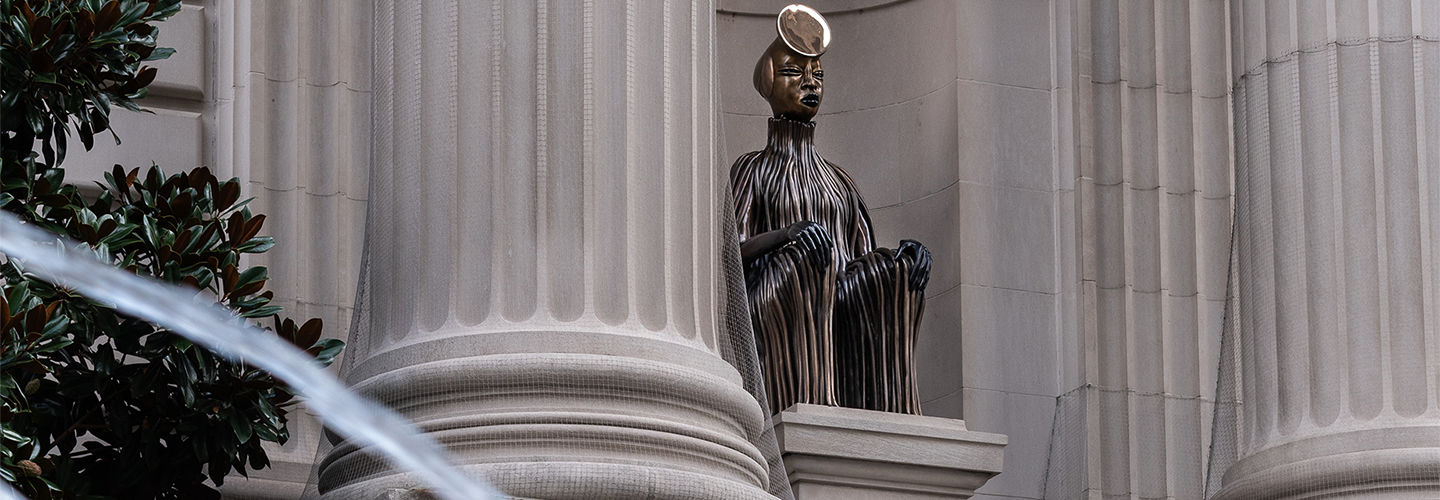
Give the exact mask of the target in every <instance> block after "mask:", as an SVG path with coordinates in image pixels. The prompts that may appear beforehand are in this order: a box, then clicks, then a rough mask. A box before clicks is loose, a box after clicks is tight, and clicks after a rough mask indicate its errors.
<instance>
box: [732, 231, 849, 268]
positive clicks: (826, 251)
mask: <svg viewBox="0 0 1440 500" xmlns="http://www.w3.org/2000/svg"><path fill="white" fill-rule="evenodd" d="M791 243H794V244H796V245H798V246H800V248H801V249H802V250H804V251H805V253H806V254H807V255H811V256H813V257H814V258H815V259H817V260H825V259H829V258H830V249H831V247H834V246H835V242H834V241H832V240H831V239H830V234H829V233H827V232H826V231H825V228H824V227H822V226H820V225H819V224H816V223H814V222H808V221H801V222H796V223H794V224H791V225H790V226H789V227H786V228H785V229H776V230H774V231H769V232H765V233H760V234H757V235H755V236H752V237H750V238H749V239H747V240H745V241H743V242H740V259H741V261H743V262H744V263H745V266H746V267H749V266H750V265H751V264H753V263H754V262H755V260H756V259H759V258H760V257H762V256H764V255H765V254H768V253H770V252H773V251H775V250H778V249H780V248H781V247H784V246H785V245H788V244H791Z"/></svg>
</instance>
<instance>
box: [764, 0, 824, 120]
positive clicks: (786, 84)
mask: <svg viewBox="0 0 1440 500" xmlns="http://www.w3.org/2000/svg"><path fill="white" fill-rule="evenodd" d="M775 28H776V30H777V31H779V32H780V34H779V36H777V37H776V38H775V41H774V42H772V43H771V44H770V47H769V48H767V49H765V53H764V54H763V55H761V56H760V60H759V61H758V62H756V63H755V82H754V83H755V90H756V91H759V92H760V95H761V96H762V97H764V98H765V99H766V100H767V101H769V102H770V110H771V111H772V112H774V113H775V116H777V117H784V118H789V119H791V120H799V121H809V120H810V119H811V118H814V117H815V113H816V112H818V111H820V99H821V97H822V96H824V90H825V84H824V80H825V72H824V71H823V70H821V69H820V55H821V54H824V53H825V50H826V49H827V48H829V46H830V26H829V25H827V24H825V18H823V17H820V13H818V12H815V9H811V8H810V7H806V6H804V5H789V6H786V7H785V8H784V9H782V10H781V11H780V15H779V16H778V17H777V18H776V19H775Z"/></svg>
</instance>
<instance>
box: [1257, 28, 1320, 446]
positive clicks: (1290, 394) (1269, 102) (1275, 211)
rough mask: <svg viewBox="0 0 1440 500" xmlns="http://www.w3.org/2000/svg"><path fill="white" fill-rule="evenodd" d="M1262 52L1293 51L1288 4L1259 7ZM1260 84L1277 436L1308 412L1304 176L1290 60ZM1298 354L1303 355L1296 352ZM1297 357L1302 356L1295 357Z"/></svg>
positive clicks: (1270, 68)
mask: <svg viewBox="0 0 1440 500" xmlns="http://www.w3.org/2000/svg"><path fill="white" fill-rule="evenodd" d="M1265 7H1266V8H1265V16H1266V23H1265V25H1266V33H1267V37H1266V42H1267V47H1266V51H1265V52H1266V53H1267V54H1271V55H1272V57H1273V56H1274V54H1285V53H1288V52H1290V51H1291V50H1293V49H1292V47H1293V44H1292V43H1291V41H1292V38H1291V37H1288V36H1278V35H1284V34H1287V33H1293V30H1291V26H1293V17H1292V14H1293V12H1292V11H1291V10H1290V7H1291V5H1283V4H1279V3H1275V2H1267V3H1266V4H1265ZM1265 73H1266V75H1267V76H1268V78H1267V80H1268V84H1267V85H1266V86H1265V93H1266V98H1265V101H1266V115H1267V123H1268V126H1267V129H1268V130H1269V161H1268V163H1265V164H1260V165H1256V167H1258V168H1261V169H1264V170H1265V171H1266V174H1267V175H1266V176H1267V177H1268V178H1269V179H1271V181H1270V191H1269V195H1270V203H1271V207H1270V210H1271V212H1270V215H1271V217H1270V220H1271V221H1272V223H1271V224H1270V229H1271V231H1272V232H1271V237H1272V240H1271V241H1272V243H1271V244H1272V245H1273V252H1272V253H1271V259H1272V260H1273V264H1272V265H1273V267H1272V269H1273V270H1274V288H1273V292H1274V294H1275V295H1274V301H1275V313H1274V314H1275V346H1274V348H1275V353H1274V354H1275V361H1276V365H1275V370H1276V372H1275V380H1276V383H1277V388H1278V389H1279V399H1278V400H1277V401H1276V403H1277V405H1276V410H1277V412H1276V419H1277V421H1276V425H1277V430H1278V431H1279V433H1280V434H1281V435H1288V434H1290V433H1292V432H1294V431H1295V429H1297V428H1298V427H1299V426H1300V422H1301V420H1302V419H1303V418H1304V415H1305V413H1306V412H1307V410H1308V409H1309V402H1308V399H1309V395H1310V391H1309V383H1310V373H1309V369H1308V366H1307V365H1308V362H1309V356H1308V352H1309V335H1308V328H1309V325H1307V324H1306V317H1307V316H1306V302H1305V296H1306V293H1305V291H1306V282H1305V272H1304V270H1305V257H1306V255H1305V245H1304V242H1305V235H1304V222H1303V221H1304V219H1305V206H1304V200H1303V199H1302V195H1303V190H1302V189H1297V188H1296V187H1295V186H1296V184H1295V183H1294V182H1293V180H1295V179H1303V178H1304V170H1303V168H1302V165H1301V163H1300V158H1299V156H1300V150H1301V145H1300V144H1299V141H1300V138H1299V130H1298V129H1299V123H1298V121H1297V120H1296V119H1295V116H1294V115H1295V113H1296V112H1297V111H1298V106H1297V101H1298V99H1299V96H1298V93H1299V91H1298V84H1299V83H1298V81H1297V78H1298V76H1297V73H1296V64H1295V60H1294V59H1293V58H1285V59H1283V60H1279V61H1276V62H1273V63H1268V64H1266V68H1265ZM1274 179H1280V181H1279V182H1276V181H1274ZM1302 353H1304V354H1302ZM1297 354H1302V355H1297Z"/></svg>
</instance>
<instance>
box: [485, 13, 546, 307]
mask: <svg viewBox="0 0 1440 500" xmlns="http://www.w3.org/2000/svg"><path fill="white" fill-rule="evenodd" d="M535 14H536V13H535V4H534V3H533V2H530V1H528V0H510V1H509V2H506V4H505V11H504V16H505V19H506V20H505V22H504V23H503V26H504V27H505V29H506V30H507V32H506V34H505V36H504V39H505V40H508V41H510V42H512V43H507V44H506V46H505V47H504V49H503V50H502V54H503V57H504V63H503V64H502V65H501V71H502V72H503V74H504V83H503V87H502V88H505V89H539V88H540V85H541V84H542V83H541V82H540V81H539V80H538V79H537V78H536V75H537V74H538V73H537V71H535V70H534V69H533V68H535V64H536V61H538V56H537V53H538V52H539V49H538V47H537V46H536V40H537V38H536V36H535V35H534V33H533V30H535V28H536V26H537V23H538V21H537V19H536V18H535ZM503 104H504V109H505V119H504V123H505V125H506V128H507V130H506V133H505V134H504V137H505V163H503V164H502V165H503V166H502V167H501V169H502V171H503V174H504V178H505V182H504V183H503V184H501V186H502V189H503V192H502V196H500V197H499V198H501V199H500V200H499V201H500V209H499V211H497V214H503V215H501V216H500V217H498V218H497V220H501V221H504V222H503V224H504V226H502V227H507V228H509V231H508V232H507V236H509V238H510V239H509V240H508V241H504V242H500V243H501V244H502V245H504V248H501V249H499V250H500V251H501V252H503V253H502V254H500V255H504V256H505V257H504V258H503V259H497V261H499V262H500V264H501V266H500V269H501V272H503V273H504V281H503V285H502V286H500V287H497V288H496V289H497V290H512V291H517V292H515V293H505V294H503V297H504V307H503V308H502V309H501V310H502V314H503V316H504V318H505V319H506V320H508V321H511V322H520V321H525V320H527V319H529V318H531V317H532V316H534V315H535V314H536V311H537V310H538V308H539V304H538V301H539V297H540V294H541V293H543V289H542V288H540V283H541V282H540V276H539V271H540V263H542V262H544V260H543V256H541V255H540V252H541V250H542V249H541V248H540V247H541V244H540V235H541V234H542V233H540V232H539V228H538V227H537V225H536V224H537V220H538V219H539V218H540V210H539V208H540V205H539V204H538V203H539V200H538V195H539V193H538V192H539V190H540V186H541V183H540V177H539V174H540V172H541V169H542V168H543V167H541V166H540V165H538V162H539V160H538V158H537V156H539V155H537V152H538V151H540V149H539V148H538V147H537V142H538V141H537V137H536V133H535V132H536V127H535V122H536V119H537V116H538V115H537V113H538V110H539V109H540V107H539V105H540V103H539V102H537V99H536V93H535V92H524V91H516V92H505V93H503ZM522 290H523V291H529V290H535V291H536V292H533V293H518V291H522Z"/></svg>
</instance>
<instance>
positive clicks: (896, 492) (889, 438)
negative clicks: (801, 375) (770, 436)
mask: <svg viewBox="0 0 1440 500" xmlns="http://www.w3.org/2000/svg"><path fill="white" fill-rule="evenodd" d="M775 436H776V438H777V439H778V440H779V441H780V451H781V453H782V455H783V459H784V461H785V468H786V469H787V471H788V473H789V477H790V484H791V487H792V488H793V489H794V491H795V496H796V498H797V499H798V500H807V499H817V498H824V499H846V498H857V499H859V498H865V499H875V498H885V499H892V498H893V499H909V498H968V497H970V496H972V495H974V494H975V490H976V489H978V488H980V487H981V486H983V485H984V484H985V482H986V481H988V480H990V478H991V477H994V476H995V475H997V474H999V473H1000V469H1001V465H1002V463H1003V461H1004V450H1005V444H1006V442H1007V439H1006V437H1005V436H1004V435H1001V434H992V433H987V432H976V431H972V430H969V429H967V428H966V427H965V421H964V420H954V419H947V418H937V417H925V416H920V415H902V414H898V413H884V412H877V411H871V410H859V409H854V408H838V407H830V406H819V405H811V404H798V405H795V406H792V407H790V408H789V409H787V410H785V411H783V412H781V413H780V414H779V415H776V417H775Z"/></svg>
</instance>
